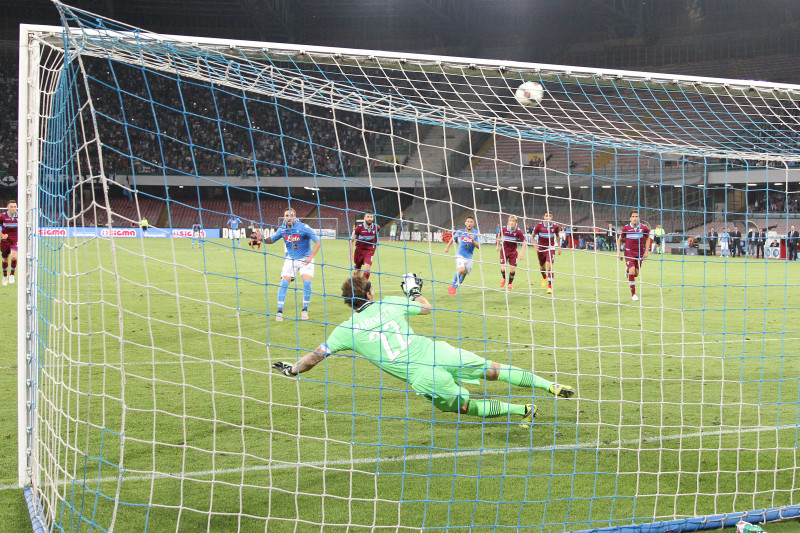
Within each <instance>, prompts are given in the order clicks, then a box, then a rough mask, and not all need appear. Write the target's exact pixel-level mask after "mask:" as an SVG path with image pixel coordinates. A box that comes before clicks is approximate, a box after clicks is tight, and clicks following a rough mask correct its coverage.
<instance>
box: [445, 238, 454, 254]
mask: <svg viewBox="0 0 800 533" xmlns="http://www.w3.org/2000/svg"><path fill="white" fill-rule="evenodd" d="M454 240H456V239H455V237H453V238H452V239H450V240H449V241H447V246H445V247H444V253H447V252H449V251H450V245H451V244H453V241H454Z"/></svg>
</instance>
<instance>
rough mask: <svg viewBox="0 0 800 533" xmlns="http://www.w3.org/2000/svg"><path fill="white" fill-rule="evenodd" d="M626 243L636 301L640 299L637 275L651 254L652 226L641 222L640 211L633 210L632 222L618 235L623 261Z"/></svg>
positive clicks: (629, 277) (629, 274)
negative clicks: (637, 288) (623, 249)
mask: <svg viewBox="0 0 800 533" xmlns="http://www.w3.org/2000/svg"><path fill="white" fill-rule="evenodd" d="M623 243H624V244H625V266H626V267H627V270H628V283H629V284H630V287H631V299H632V300H633V301H634V302H635V301H638V300H639V297H638V296H636V276H638V275H639V269H640V268H641V267H642V262H643V261H644V260H645V259H647V256H648V255H649V254H650V245H651V244H652V237H650V228H648V227H647V226H645V225H644V224H641V223H640V222H639V212H638V211H631V221H630V224H625V225H624V226H623V227H622V230H621V231H620V232H619V237H617V250H619V252H618V255H619V260H620V261H622V244H623Z"/></svg>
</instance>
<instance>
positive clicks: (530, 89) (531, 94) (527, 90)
mask: <svg viewBox="0 0 800 533" xmlns="http://www.w3.org/2000/svg"><path fill="white" fill-rule="evenodd" d="M514 98H516V99H517V102H519V103H520V104H522V105H524V106H536V105H539V103H540V102H541V101H542V98H544V87H542V86H541V85H540V84H538V83H536V82H535V81H526V82H525V83H523V84H522V85H520V86H519V87H517V92H516V93H514Z"/></svg>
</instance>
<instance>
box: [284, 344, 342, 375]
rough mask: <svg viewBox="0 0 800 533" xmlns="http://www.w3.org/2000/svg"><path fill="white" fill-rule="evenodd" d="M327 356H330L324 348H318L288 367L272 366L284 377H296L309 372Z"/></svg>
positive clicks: (286, 364) (285, 365)
mask: <svg viewBox="0 0 800 533" xmlns="http://www.w3.org/2000/svg"><path fill="white" fill-rule="evenodd" d="M328 355H330V354H329V353H328V351H327V350H326V349H325V347H324V346H318V347H317V349H316V350H314V351H311V352H308V353H307V354H305V355H304V356H303V357H301V358H300V359H299V360H298V361H297V362H296V363H295V364H293V365H289V364H288V363H275V364H274V365H272V366H273V368H275V369H276V370H278V371H279V372H281V373H282V374H284V375H286V376H289V375H292V376H296V375H298V374H301V373H303V372H307V371H309V370H311V369H312V368H314V367H315V366H317V365H318V364H319V363H320V362H321V361H322V360H323V359H325V358H326V357H327V356H328Z"/></svg>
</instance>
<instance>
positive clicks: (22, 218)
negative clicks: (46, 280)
mask: <svg viewBox="0 0 800 533" xmlns="http://www.w3.org/2000/svg"><path fill="white" fill-rule="evenodd" d="M64 31H65V30H64V28H62V27H60V26H41V25H22V26H21V28H20V56H19V68H20V76H19V106H18V107H19V109H18V110H19V143H18V150H19V176H20V179H19V198H18V204H19V226H20V228H21V231H22V235H21V237H20V242H19V257H20V260H19V263H18V267H17V278H18V280H19V281H18V287H17V294H18V298H19V299H18V324H17V338H18V351H17V361H18V391H17V392H18V398H17V402H18V449H17V451H18V483H19V485H20V486H21V487H26V486H30V485H31V484H36V483H39V482H40V479H41V476H40V472H38V471H37V464H38V463H37V458H36V446H35V445H34V443H35V441H36V439H37V438H38V434H37V427H36V426H35V423H34V421H35V418H34V414H33V413H34V411H35V409H36V401H37V396H36V394H37V391H38V389H37V387H36V384H35V378H34V375H35V372H36V370H37V369H36V367H35V361H36V356H35V354H36V350H37V339H36V338H35V337H34V336H33V335H32V332H34V331H35V327H36V324H35V321H36V320H37V319H36V317H35V316H33V315H32V313H31V308H32V306H31V303H30V302H31V300H32V299H35V298H36V295H35V294H32V292H33V291H31V290H30V287H32V286H34V285H35V284H36V283H37V280H36V279H34V277H35V276H36V269H35V268H29V267H30V265H31V264H35V262H36V260H37V254H38V250H37V248H36V246H33V247H31V248H30V249H29V248H28V244H29V243H28V241H27V238H28V236H29V235H36V234H37V232H38V229H39V228H38V227H37V220H36V217H35V216H34V217H31V219H30V220H29V219H27V218H26V217H27V215H28V213H34V214H35V213H37V210H38V208H39V205H38V188H39V166H40V162H41V158H40V154H39V149H40V147H39V144H38V140H39V139H42V138H43V137H44V135H43V132H41V131H40V127H41V124H42V116H40V114H39V112H40V109H41V107H42V101H41V96H42V93H41V92H40V90H41V87H40V78H39V68H38V67H39V65H38V59H39V52H40V48H39V47H40V45H39V43H38V42H37V41H36V38H34V36H48V37H47V38H52V39H59V38H60V35H61V34H62V33H63V32H64ZM82 31H83V32H86V31H88V30H82ZM168 37H169V38H170V39H171V40H174V41H176V42H179V43H185V44H191V45H195V44H198V43H202V44H204V45H209V46H220V47H225V46H231V47H243V48H258V49H261V50H266V51H269V50H274V51H293V52H302V53H304V54H309V55H313V54H321V55H333V54H344V55H347V54H348V53H351V54H352V53H358V54H360V55H365V56H368V55H370V54H372V55H379V56H380V57H381V58H386V59H387V60H395V61H398V62H403V63H406V62H414V61H420V62H439V63H443V64H458V65H459V66H460V67H462V68H464V67H466V66H467V65H469V66H470V67H479V68H480V67H486V68H493V69H500V70H503V69H519V70H524V71H529V72H537V73H538V72H546V71H558V72H564V69H563V67H557V66H553V65H545V64H529V63H520V62H511V61H487V60H479V59H470V58H453V57H442V56H430V55H422V54H405V53H396V52H373V51H368V50H357V51H356V50H348V49H338V48H331V47H314V46H302V45H287V44H275V43H254V42H250V41H237V40H225V39H205V38H197V37H184V36H168ZM569 72H570V74H571V75H573V76H581V75H586V76H603V77H609V78H620V79H622V78H628V77H637V78H643V79H646V80H656V79H657V81H658V82H659V83H670V82H678V81H680V82H682V83H685V82H687V81H688V82H690V83H692V82H693V83H698V84H708V85H725V86H731V84H732V83H734V82H732V80H725V79H718V78H705V77H688V76H675V75H665V74H658V75H655V74H650V73H642V72H632V71H620V70H608V69H591V68H585V67H573V68H571V69H570V71H569ZM792 87H793V88H794V89H796V90H797V91H800V86H792ZM734 88H735V89H736V90H739V91H750V90H753V91H756V92H758V91H764V92H770V91H785V90H787V85H785V84H776V83H767V82H746V83H745V82H741V85H735V86H734ZM299 220H301V221H303V222H305V223H308V224H309V225H310V226H311V227H312V228H315V229H317V231H318V232H320V231H324V230H321V229H320V228H319V224H318V223H317V224H315V221H320V220H322V221H334V222H335V233H336V234H337V235H338V232H339V230H340V227H339V219H337V218H322V219H320V218H314V217H308V218H305V219H299ZM282 221H283V220H282V217H278V220H277V222H278V225H280V224H281V223H282ZM315 226H316V227H315ZM346 230H347V232H348V235H349V232H350V228H346ZM246 237H249V236H245V237H243V238H246Z"/></svg>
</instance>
